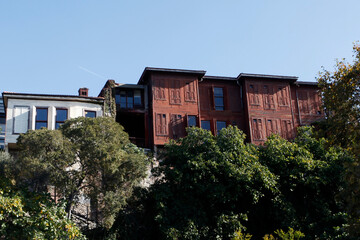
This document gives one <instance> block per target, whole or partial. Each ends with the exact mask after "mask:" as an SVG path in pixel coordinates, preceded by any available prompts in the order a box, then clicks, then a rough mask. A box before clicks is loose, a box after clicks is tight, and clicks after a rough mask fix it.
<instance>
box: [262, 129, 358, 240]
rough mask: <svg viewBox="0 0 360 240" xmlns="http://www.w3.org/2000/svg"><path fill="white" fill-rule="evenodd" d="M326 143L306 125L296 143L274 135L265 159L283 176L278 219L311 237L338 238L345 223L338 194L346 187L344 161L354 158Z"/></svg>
mask: <svg viewBox="0 0 360 240" xmlns="http://www.w3.org/2000/svg"><path fill="white" fill-rule="evenodd" d="M326 146H327V142H326V141H325V140H324V139H320V140H317V139H315V138H314V137H313V136H312V128H310V127H303V128H300V129H299V132H298V137H297V138H296V139H295V141H294V142H292V143H291V142H288V141H286V140H284V139H282V138H280V137H278V136H275V135H274V136H271V137H270V138H269V139H268V140H267V141H266V143H265V146H264V147H262V148H260V160H261V162H262V163H263V164H264V165H266V166H268V167H269V169H270V170H271V172H272V173H274V174H275V175H276V176H278V178H279V180H278V187H279V189H280V194H279V195H278V197H277V199H276V200H277V201H276V202H275V205H274V207H275V209H276V212H275V214H274V221H275V222H278V224H279V226H280V227H281V228H283V227H290V226H294V227H296V228H299V229H301V231H302V232H304V233H305V235H306V236H307V237H308V238H309V239H314V238H315V237H317V238H318V239H328V238H333V239H334V238H335V236H338V235H342V233H341V232H338V231H339V230H340V228H339V227H340V226H342V225H343V224H344V223H345V213H344V212H342V209H341V207H342V202H341V201H340V202H339V201H338V200H337V199H336V196H337V195H338V194H339V192H340V191H341V190H342V189H343V187H344V186H345V182H344V180H343V176H344V172H345V168H344V164H346V163H349V162H351V161H352V158H351V157H350V156H349V155H348V154H347V153H346V152H344V151H343V150H341V149H340V148H334V147H330V148H327V147H326ZM279 226H278V227H279Z"/></svg>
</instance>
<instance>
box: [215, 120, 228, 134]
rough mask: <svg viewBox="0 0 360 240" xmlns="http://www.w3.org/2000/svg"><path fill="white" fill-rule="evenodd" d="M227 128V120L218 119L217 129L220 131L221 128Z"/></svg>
mask: <svg viewBox="0 0 360 240" xmlns="http://www.w3.org/2000/svg"><path fill="white" fill-rule="evenodd" d="M223 128H226V122H225V121H216V130H217V132H218V133H219V132H220V130H221V129H223Z"/></svg>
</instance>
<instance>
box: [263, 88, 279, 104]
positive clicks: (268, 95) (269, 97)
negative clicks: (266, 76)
mask: <svg viewBox="0 0 360 240" xmlns="http://www.w3.org/2000/svg"><path fill="white" fill-rule="evenodd" d="M265 87H267V89H268V92H265ZM262 91H263V96H264V97H263V101H264V109H265V110H274V109H275V108H276V107H275V99H274V87H273V86H272V85H270V84H264V85H262ZM267 100H268V101H269V103H267V102H266V101H267Z"/></svg>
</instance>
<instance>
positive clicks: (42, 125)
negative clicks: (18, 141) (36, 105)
mask: <svg viewBox="0 0 360 240" xmlns="http://www.w3.org/2000/svg"><path fill="white" fill-rule="evenodd" d="M43 127H44V128H47V122H36V124H35V129H40V128H43Z"/></svg>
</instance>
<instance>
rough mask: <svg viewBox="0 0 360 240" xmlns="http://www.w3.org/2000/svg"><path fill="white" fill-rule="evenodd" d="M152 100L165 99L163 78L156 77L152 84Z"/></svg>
mask: <svg viewBox="0 0 360 240" xmlns="http://www.w3.org/2000/svg"><path fill="white" fill-rule="evenodd" d="M153 91H154V94H153V95H154V100H159V101H166V96H165V80H164V79H156V80H154V84H153Z"/></svg>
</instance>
